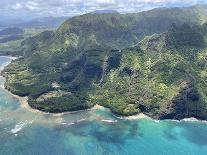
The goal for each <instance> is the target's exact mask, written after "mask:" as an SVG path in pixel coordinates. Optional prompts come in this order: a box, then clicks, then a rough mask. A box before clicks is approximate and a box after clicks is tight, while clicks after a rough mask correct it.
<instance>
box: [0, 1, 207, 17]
mask: <svg viewBox="0 0 207 155" xmlns="http://www.w3.org/2000/svg"><path fill="white" fill-rule="evenodd" d="M202 2H206V0H0V12H1V13H4V14H9V13H10V14H11V13H12V14H15V13H16V14H20V13H21V14H25V15H30V14H32V15H42V16H43V15H44V16H50V15H53V16H62V15H77V14H83V13H86V12H90V11H94V10H97V9H114V10H118V11H120V12H123V13H126V12H138V11H142V10H147V9H151V8H155V7H166V6H188V5H193V4H197V3H202Z"/></svg>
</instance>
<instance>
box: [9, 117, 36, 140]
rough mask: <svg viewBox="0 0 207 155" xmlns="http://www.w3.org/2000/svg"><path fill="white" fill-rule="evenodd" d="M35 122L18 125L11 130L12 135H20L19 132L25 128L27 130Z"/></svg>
mask: <svg viewBox="0 0 207 155" xmlns="http://www.w3.org/2000/svg"><path fill="white" fill-rule="evenodd" d="M32 123H33V121H28V120H26V121H24V122H20V123H18V124H16V125H15V127H14V128H13V129H11V133H14V134H15V136H16V133H18V132H19V131H21V130H22V129H23V128H25V127H26V126H27V125H28V124H32Z"/></svg>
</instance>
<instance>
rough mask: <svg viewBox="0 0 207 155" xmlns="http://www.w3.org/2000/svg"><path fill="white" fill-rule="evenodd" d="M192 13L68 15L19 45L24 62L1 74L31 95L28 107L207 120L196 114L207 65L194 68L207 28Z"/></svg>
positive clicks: (16, 90)
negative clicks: (93, 109)
mask: <svg viewBox="0 0 207 155" xmlns="http://www.w3.org/2000/svg"><path fill="white" fill-rule="evenodd" d="M200 12H203V11H202V10H201V11H200ZM197 13H198V11H197V9H194V8H193V9H192V8H184V9H181V8H179V9H177V8H175V9H173V8H171V9H160V10H159V9H158V10H151V11H147V12H142V13H138V14H125V15H122V14H95V15H94V14H86V15H82V16H77V17H73V18H71V19H69V20H67V21H65V22H64V23H63V24H62V25H61V26H60V27H59V28H58V29H57V31H45V32H43V33H41V34H38V35H37V36H35V37H32V38H29V39H27V40H25V41H24V42H22V49H21V50H22V51H23V53H24V55H23V57H22V58H21V59H18V60H16V61H13V62H12V63H11V64H10V65H9V66H7V67H6V68H5V70H4V73H3V74H4V76H5V77H6V78H7V81H6V88H7V89H8V90H10V91H11V92H13V93H15V94H18V95H20V96H29V104H30V106H31V107H33V108H36V109H40V110H42V111H47V112H48V111H49V112H63V111H73V110H81V109H88V108H90V107H92V106H93V105H94V104H96V103H97V104H101V105H103V106H105V107H108V108H110V109H111V110H112V112H114V113H116V114H119V115H134V114H137V113H139V112H144V113H146V114H148V115H149V116H151V117H154V118H159V119H165V118H175V119H182V118H183V117H184V116H185V117H186V116H195V117H197V118H202V119H207V115H206V111H205V110H203V111H201V110H200V109H202V108H205V107H206V104H205V102H206V99H205V98H206V96H205V92H204V91H202V90H201V88H203V86H205V82H204V84H203V86H201V85H200V83H201V81H202V80H204V77H205V67H204V68H202V67H201V68H200V66H199V65H200V59H205V48H206V34H207V31H206V30H207V29H206V24H204V23H203V22H204V21H205V20H204V18H203V17H204V15H205V13H204V15H203V14H202V16H201V14H199V15H198V14H197ZM194 17H195V18H194ZM201 19H202V20H201ZM155 33H157V34H155ZM147 36H148V37H147ZM180 36H182V37H180ZM195 38H196V41H197V42H195V40H194V39H195ZM129 47H130V48H129ZM188 51H191V53H188ZM194 61H195V62H194ZM203 63H204V64H202V65H203V66H205V61H204V62H203ZM189 64H192V65H189ZM103 67H104V68H103ZM198 68H199V69H198ZM196 69H198V71H196ZM197 72H199V73H197ZM200 72H201V73H200ZM103 74H104V75H103ZM176 74H177V77H176V76H175V75H176ZM200 74H202V76H203V77H200V76H201V75H200ZM192 79H197V82H196V83H192V81H193V80H192ZM100 81H101V82H100ZM54 85H55V86H57V87H54ZM143 93H144V94H143ZM100 94H101V96H100ZM182 94H187V97H185V99H184V98H183V96H185V95H182ZM179 95H180V96H179ZM177 103H179V104H177ZM188 103H189V105H188ZM193 104H196V105H198V107H199V108H196V109H194V108H195V106H194V105H193ZM177 105H182V106H184V107H187V109H188V113H186V108H183V107H182V106H181V107H179V106H177ZM176 108H177V109H176ZM182 108H183V109H182ZM195 111H197V112H196V113H195ZM198 111H199V112H198ZM182 112H183V115H182Z"/></svg>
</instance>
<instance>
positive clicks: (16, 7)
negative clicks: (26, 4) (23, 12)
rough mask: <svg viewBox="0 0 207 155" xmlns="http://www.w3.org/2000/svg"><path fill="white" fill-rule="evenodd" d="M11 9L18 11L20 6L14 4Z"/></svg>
mask: <svg viewBox="0 0 207 155" xmlns="http://www.w3.org/2000/svg"><path fill="white" fill-rule="evenodd" d="M11 7H12V9H14V10H18V9H21V8H22V5H21V4H20V3H16V4H14V5H12V6H11Z"/></svg>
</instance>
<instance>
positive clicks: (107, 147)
mask: <svg viewBox="0 0 207 155" xmlns="http://www.w3.org/2000/svg"><path fill="white" fill-rule="evenodd" d="M9 61H10V59H9V58H8V57H0V66H2V65H5V64H7V63H8V62H9ZM4 81H5V79H4V78H2V77H0V85H2V84H3V83H4ZM76 154H77V155H79V154H80V155H85V154H86V155H206V154H207V123H201V122H184V121H182V122H175V121H154V120H150V119H147V118H146V119H142V120H121V119H118V118H116V117H114V116H113V115H112V114H111V113H110V111H109V110H107V109H101V110H93V111H85V112H79V113H74V114H65V115H53V114H41V113H33V112H30V111H28V110H27V109H24V108H23V107H21V106H20V103H19V102H18V100H17V99H16V98H14V97H13V96H12V95H11V94H9V93H8V92H7V91H5V90H4V89H3V88H0V155H76Z"/></svg>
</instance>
